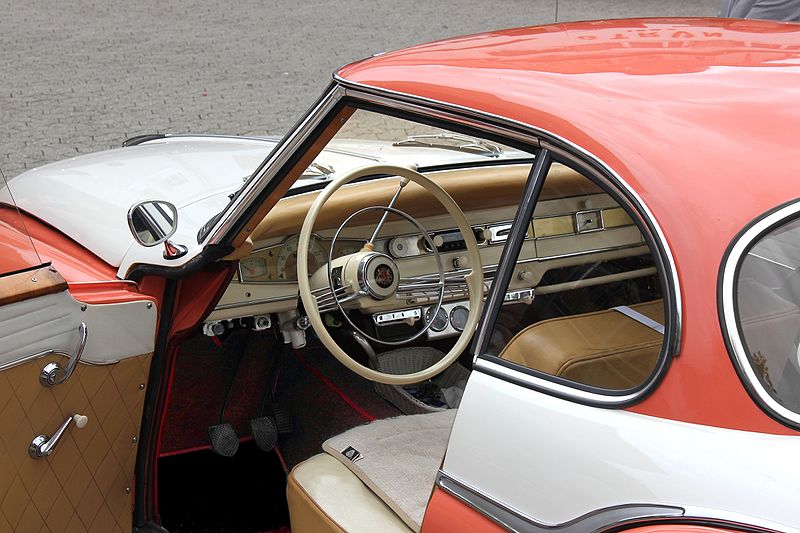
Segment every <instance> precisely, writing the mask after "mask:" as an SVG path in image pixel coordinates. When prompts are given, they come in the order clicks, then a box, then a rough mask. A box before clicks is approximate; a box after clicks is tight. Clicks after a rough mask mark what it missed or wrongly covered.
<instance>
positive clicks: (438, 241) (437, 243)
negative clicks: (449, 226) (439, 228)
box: [433, 235, 444, 248]
mask: <svg viewBox="0 0 800 533" xmlns="http://www.w3.org/2000/svg"><path fill="white" fill-rule="evenodd" d="M443 244H444V237H442V236H441V235H434V237H433V245H434V246H436V247H437V248H441V247H442V245H443Z"/></svg>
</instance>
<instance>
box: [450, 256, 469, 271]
mask: <svg viewBox="0 0 800 533" xmlns="http://www.w3.org/2000/svg"><path fill="white" fill-rule="evenodd" d="M453 267H454V268H456V269H462V268H469V257H467V256H462V257H456V258H455V259H453Z"/></svg>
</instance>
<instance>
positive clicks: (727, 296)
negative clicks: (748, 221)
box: [720, 201, 800, 424]
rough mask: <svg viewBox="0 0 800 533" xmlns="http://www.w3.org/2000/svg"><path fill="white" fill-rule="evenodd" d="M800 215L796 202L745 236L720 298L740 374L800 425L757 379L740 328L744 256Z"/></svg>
mask: <svg viewBox="0 0 800 533" xmlns="http://www.w3.org/2000/svg"><path fill="white" fill-rule="evenodd" d="M798 213H800V201H796V202H794V203H792V204H790V205H788V206H786V207H783V208H781V209H778V210H777V211H774V212H772V213H770V214H768V215H767V216H765V217H764V218H762V219H761V220H759V221H758V222H756V223H755V224H753V225H752V226H750V227H749V228H748V229H747V230H746V231H745V232H744V233H743V234H741V235H740V236H739V237H738V238H737V240H736V242H735V244H734V245H733V247H732V248H731V249H730V251H729V252H728V257H727V259H726V260H725V265H724V266H723V270H722V285H721V287H720V293H721V294H720V298H721V300H722V319H723V320H724V327H725V333H726V336H727V338H728V344H729V345H730V348H731V350H732V351H733V356H734V362H735V363H736V365H737V367H738V369H739V371H740V374H744V376H746V378H747V379H746V380H743V381H745V385H746V386H747V388H748V390H750V391H751V393H754V394H755V395H756V396H757V397H758V399H759V400H760V401H761V403H762V405H763V406H765V407H766V408H767V409H769V410H770V411H772V412H773V413H774V414H775V415H777V416H778V417H780V418H782V419H784V420H788V421H791V422H793V423H795V424H800V414H798V413H795V412H793V411H791V410H789V409H787V408H786V407H784V406H783V405H781V404H780V403H778V402H777V400H775V399H774V398H773V397H772V396H771V395H770V394H769V393H768V392H767V390H766V389H765V388H764V386H763V385H762V384H761V381H760V380H759V379H758V377H757V376H756V373H755V370H754V369H753V365H752V364H751V363H750V361H749V360H748V357H747V350H746V349H745V346H744V342H743V340H742V338H741V336H740V335H739V327H738V324H737V323H736V298H735V295H736V287H735V285H734V283H735V282H736V274H737V271H738V270H739V265H740V263H741V262H742V261H743V256H744V255H745V253H747V250H748V249H750V247H751V246H752V244H753V243H754V241H755V240H756V239H758V238H760V237H761V236H762V234H763V233H764V232H765V231H767V230H768V229H769V228H771V227H772V226H777V225H778V224H780V223H781V222H783V221H784V220H785V219H787V218H790V217H792V216H794V215H797V214H798Z"/></svg>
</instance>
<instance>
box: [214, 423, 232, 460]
mask: <svg viewBox="0 0 800 533" xmlns="http://www.w3.org/2000/svg"><path fill="white" fill-rule="evenodd" d="M208 437H209V439H211V449H212V450H214V452H215V453H218V454H219V455H222V456H223V457H233V456H234V455H236V452H237V451H238V450H239V436H238V435H236V430H235V429H233V426H232V425H230V424H228V423H225V424H217V425H216V426H209V427H208Z"/></svg>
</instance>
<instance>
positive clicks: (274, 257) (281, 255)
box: [239, 235, 364, 283]
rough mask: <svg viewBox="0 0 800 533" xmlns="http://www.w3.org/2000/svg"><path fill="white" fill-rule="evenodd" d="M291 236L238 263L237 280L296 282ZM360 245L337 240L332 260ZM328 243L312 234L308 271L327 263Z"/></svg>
mask: <svg viewBox="0 0 800 533" xmlns="http://www.w3.org/2000/svg"><path fill="white" fill-rule="evenodd" d="M298 240H299V237H298V236H297V235H293V236H292V237H289V238H288V239H286V240H285V241H283V242H282V243H281V244H276V245H273V246H267V247H265V248H261V249H258V250H254V251H253V253H252V254H250V256H248V257H246V258H245V259H242V260H241V261H240V262H239V280H240V281H241V282H242V283H272V282H277V283H280V282H286V281H297V243H298ZM363 244H364V243H363V242H362V241H358V240H352V239H339V240H337V242H336V247H335V248H334V250H333V258H334V259H335V258H337V257H341V256H343V255H348V254H352V253H356V252H357V251H359V250H360V249H361V246H362V245H363ZM330 247H331V241H330V240H329V239H323V238H321V237H318V236H316V235H312V237H311V243H310V244H309V250H308V270H309V272H314V271H316V270H317V269H318V268H319V267H321V266H323V265H324V264H326V263H327V262H328V253H329V252H330Z"/></svg>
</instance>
